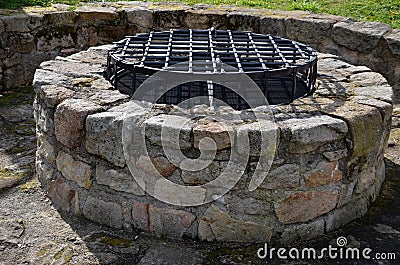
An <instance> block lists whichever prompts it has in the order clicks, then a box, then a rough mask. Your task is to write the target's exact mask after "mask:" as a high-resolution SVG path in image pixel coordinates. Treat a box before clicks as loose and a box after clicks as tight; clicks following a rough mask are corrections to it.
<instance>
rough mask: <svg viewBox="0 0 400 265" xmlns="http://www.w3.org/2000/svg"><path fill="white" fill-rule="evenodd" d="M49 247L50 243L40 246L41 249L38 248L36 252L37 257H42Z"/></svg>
mask: <svg viewBox="0 0 400 265" xmlns="http://www.w3.org/2000/svg"><path fill="white" fill-rule="evenodd" d="M50 247H51V246H50V245H47V246H45V247H43V248H41V249H40V250H39V252H38V253H37V254H36V256H37V257H42V256H44V255H45V254H46V253H47V251H49V249H50Z"/></svg>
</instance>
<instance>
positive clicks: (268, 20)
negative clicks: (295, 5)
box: [260, 16, 286, 36]
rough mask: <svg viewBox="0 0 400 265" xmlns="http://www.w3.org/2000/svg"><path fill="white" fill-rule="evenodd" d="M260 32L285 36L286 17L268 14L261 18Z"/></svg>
mask: <svg viewBox="0 0 400 265" xmlns="http://www.w3.org/2000/svg"><path fill="white" fill-rule="evenodd" d="M260 33H261V34H271V35H273V36H285V35H286V32H285V19H284V18H283V17H279V16H266V17H261V18H260Z"/></svg>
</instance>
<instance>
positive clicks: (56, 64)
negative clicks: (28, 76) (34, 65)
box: [40, 60, 104, 78]
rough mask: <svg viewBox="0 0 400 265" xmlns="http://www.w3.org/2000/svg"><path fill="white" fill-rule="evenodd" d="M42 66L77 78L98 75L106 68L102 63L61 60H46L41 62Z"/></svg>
mask: <svg viewBox="0 0 400 265" xmlns="http://www.w3.org/2000/svg"><path fill="white" fill-rule="evenodd" d="M40 67H41V68H42V69H43V70H48V71H54V72H56V73H59V74H63V75H66V76H72V77H76V78H82V77H89V78H91V77H98V75H99V74H100V73H102V72H103V70H104V69H103V67H101V66H100V65H91V64H86V63H82V62H72V61H61V60H53V61H46V62H43V63H41V64H40Z"/></svg>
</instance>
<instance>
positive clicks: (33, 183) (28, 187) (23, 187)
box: [19, 179, 39, 192]
mask: <svg viewBox="0 0 400 265" xmlns="http://www.w3.org/2000/svg"><path fill="white" fill-rule="evenodd" d="M38 187H39V183H38V182H37V180H36V179H32V180H31V181H28V182H27V183H25V184H23V185H21V186H19V188H20V189H21V190H22V191H23V192H29V191H31V190H36V189H37V188H38Z"/></svg>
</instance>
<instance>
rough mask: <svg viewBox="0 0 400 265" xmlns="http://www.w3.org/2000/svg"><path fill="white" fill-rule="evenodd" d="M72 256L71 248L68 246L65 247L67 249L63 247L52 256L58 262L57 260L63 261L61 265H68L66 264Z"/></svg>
mask: <svg viewBox="0 0 400 265" xmlns="http://www.w3.org/2000/svg"><path fill="white" fill-rule="evenodd" d="M73 256H74V252H73V250H72V248H71V247H70V246H67V247H64V248H63V249H61V250H60V251H58V252H57V253H56V254H55V255H54V259H55V260H59V259H61V258H63V261H64V263H63V264H68V262H69V261H70V260H71V259H72V257H73Z"/></svg>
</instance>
